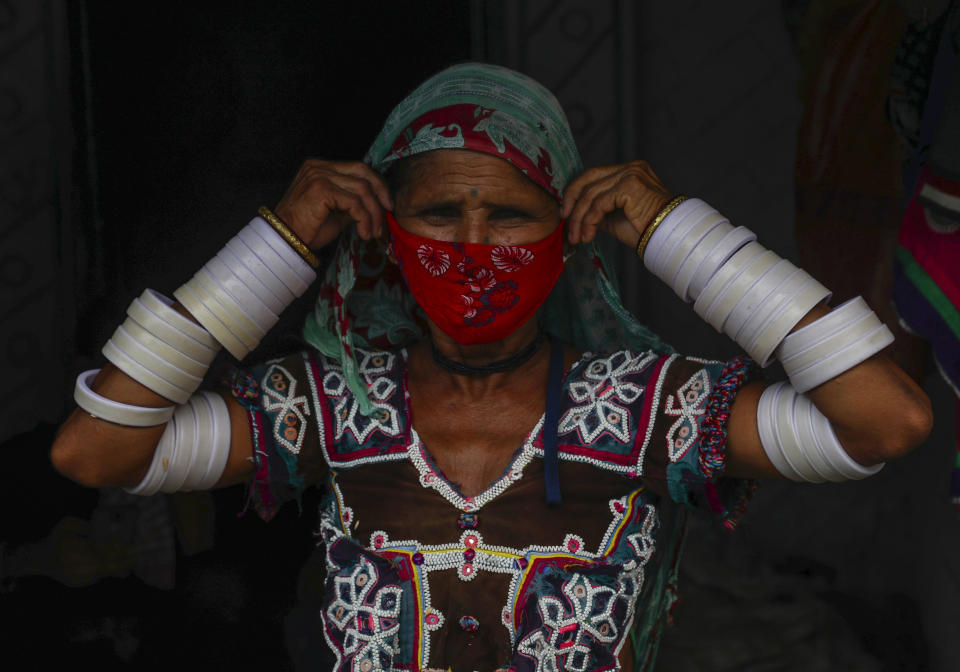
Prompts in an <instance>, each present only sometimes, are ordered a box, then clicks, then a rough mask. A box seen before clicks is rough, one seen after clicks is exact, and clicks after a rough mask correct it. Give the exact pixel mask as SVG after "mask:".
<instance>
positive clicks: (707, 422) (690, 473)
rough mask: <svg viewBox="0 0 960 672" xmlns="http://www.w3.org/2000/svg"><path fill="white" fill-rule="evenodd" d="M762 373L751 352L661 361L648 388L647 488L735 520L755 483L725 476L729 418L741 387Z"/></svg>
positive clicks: (730, 522) (673, 357)
mask: <svg viewBox="0 0 960 672" xmlns="http://www.w3.org/2000/svg"><path fill="white" fill-rule="evenodd" d="M758 372H759V371H758V368H757V367H756V365H755V364H754V363H753V362H752V360H750V359H749V358H747V357H735V358H734V359H732V360H730V361H728V362H713V361H705V360H700V359H696V358H683V357H679V356H677V355H671V356H670V357H667V358H665V359H664V360H663V361H662V363H661V365H660V366H659V370H658V372H657V375H656V378H655V382H654V383H653V389H652V390H649V391H648V393H650V394H651V404H650V406H649V409H650V412H649V419H648V425H647V437H646V439H645V440H644V453H645V460H644V471H643V480H644V482H645V483H646V484H647V486H648V487H650V488H651V489H652V490H654V491H656V492H659V493H661V494H662V495H665V496H668V497H669V498H670V499H672V500H673V501H675V502H677V503H679V504H683V505H685V506H689V507H694V508H706V509H708V510H709V511H711V512H713V513H714V514H716V515H718V516H719V517H720V519H721V520H722V521H723V523H724V525H726V526H727V527H733V526H735V525H736V521H737V518H738V517H739V516H740V515H741V514H742V513H743V511H744V509H745V507H746V503H747V500H748V499H749V497H750V495H751V494H752V493H753V491H754V490H755V489H756V482H754V481H745V480H738V479H729V478H723V473H724V469H725V468H726V448H727V422H728V421H729V419H730V408H731V406H732V405H733V400H734V398H735V397H736V394H737V392H738V391H739V390H740V388H741V387H742V386H743V385H744V384H745V383H747V382H749V381H750V380H751V379H753V378H754V377H756V376H757V375H758ZM639 439H640V437H638V440H639Z"/></svg>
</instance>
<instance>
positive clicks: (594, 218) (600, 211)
mask: <svg viewBox="0 0 960 672" xmlns="http://www.w3.org/2000/svg"><path fill="white" fill-rule="evenodd" d="M629 200H630V199H629V196H628V195H627V194H624V193H622V192H619V191H618V190H617V188H616V185H614V186H612V187H610V188H609V189H607V190H606V191H603V192H601V193H598V194H595V195H594V196H593V199H592V202H591V204H590V208H589V209H588V210H587V211H586V212H585V213H584V214H583V219H582V221H581V224H580V239H581V242H583V243H589V242H592V241H593V239H594V238H596V237H597V230H598V229H599V228H600V226H601V225H602V224H603V223H604V221H605V220H606V219H607V218H608V215H610V213H612V212H614V211H615V210H617V208H618V207H622V205H621V203H622V202H629Z"/></svg>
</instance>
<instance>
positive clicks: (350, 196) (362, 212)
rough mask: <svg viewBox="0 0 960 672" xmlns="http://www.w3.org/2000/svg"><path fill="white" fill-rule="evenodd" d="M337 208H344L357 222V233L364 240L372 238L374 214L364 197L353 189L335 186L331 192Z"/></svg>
mask: <svg viewBox="0 0 960 672" xmlns="http://www.w3.org/2000/svg"><path fill="white" fill-rule="evenodd" d="M330 196H331V198H333V202H334V204H335V205H336V208H332V209H336V210H343V211H344V212H346V213H347V214H349V215H350V217H351V218H352V219H353V221H355V222H356V223H357V234H358V235H359V236H360V238H361V239H363V240H370V238H371V237H372V232H373V226H374V225H373V216H372V215H371V214H370V212H369V211H368V210H367V208H366V206H365V205H364V203H363V199H362V198H361V197H360V196H359V195H358V194H356V193H355V192H353V191H349V190H347V189H343V188H341V187H334V188H333V189H332V190H331V192H330Z"/></svg>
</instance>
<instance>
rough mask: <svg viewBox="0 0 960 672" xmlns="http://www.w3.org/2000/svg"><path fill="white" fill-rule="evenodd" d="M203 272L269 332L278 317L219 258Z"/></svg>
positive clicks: (212, 261)
mask: <svg viewBox="0 0 960 672" xmlns="http://www.w3.org/2000/svg"><path fill="white" fill-rule="evenodd" d="M203 270H204V271H206V272H207V273H209V274H210V276H211V277H212V278H213V279H214V280H215V281H216V283H217V285H219V286H220V287H221V288H222V289H223V291H225V292H226V293H227V294H229V295H230V297H231V298H233V300H235V301H236V302H237V304H238V305H239V306H240V307H241V308H243V310H244V311H246V312H247V314H248V315H249V316H250V318H251V319H253V320H254V321H255V322H256V323H257V324H259V325H261V326H262V327H264V331H270V329H271V328H272V327H273V325H275V324H276V323H277V320H278V319H279V317H280V316H279V315H278V314H277V313H275V312H273V311H272V310H270V307H269V306H268V305H267V304H265V303H264V302H263V301H261V300H260V297H259V296H257V294H256V293H255V292H254V291H253V290H251V289H250V288H249V287H247V285H246V284H244V282H243V280H242V279H241V278H240V277H238V276H237V275H236V274H235V273H234V272H233V271H232V270H231V269H230V267H229V266H227V265H226V264H225V263H223V261H222V260H221V259H220V257H219V256H216V257H214V258H213V259H211V260H210V261H208V262H207V263H206V265H205V266H204V267H203Z"/></svg>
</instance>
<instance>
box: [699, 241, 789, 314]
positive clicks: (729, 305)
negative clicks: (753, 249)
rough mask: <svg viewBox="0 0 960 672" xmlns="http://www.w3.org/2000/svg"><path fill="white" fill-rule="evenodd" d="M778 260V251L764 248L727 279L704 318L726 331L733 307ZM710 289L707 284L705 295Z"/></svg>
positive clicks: (760, 280)
mask: <svg viewBox="0 0 960 672" xmlns="http://www.w3.org/2000/svg"><path fill="white" fill-rule="evenodd" d="M750 245H756V243H750ZM778 261H780V257H779V255H777V253H776V252H771V251H770V250H764V251H763V252H762V253H761V254H758V255H757V256H756V257H754V258H753V259H751V260H750V261H749V262H747V263H746V264H744V265H743V268H742V269H740V271H739V272H737V273H736V274H735V275H733V276H732V277H731V278H730V279H729V280H728V281H727V283H726V284H725V285H724V287H723V288H722V289H721V290H720V293H719V294H717V296H716V298H714V300H713V301H712V302H711V304H710V305H709V307H707V308H706V309H705V311H704V319H705V320H706V321H707V322H708V323H709V324H710V325H711V326H712V327H713V328H714V329H716V330H717V331H724V325H725V324H726V323H727V319H728V318H729V317H730V313H732V312H733V309H734V308H735V307H736V306H737V304H738V303H740V301H742V300H743V298H744V297H745V296H746V295H747V294H748V293H749V291H750V290H751V289H752V288H753V287H754V285H756V284H757V283H758V282H762V278H763V277H764V276H765V275H766V274H767V271H769V270H770V269H771V268H773V267H774V266H775V265H776V263H777V262H778ZM719 275H720V273H717V276H719ZM717 276H714V277H717ZM712 282H713V281H712V280H711V283H712ZM709 290H710V285H707V288H706V289H705V290H704V291H703V295H706V294H707V292H708V291H709Z"/></svg>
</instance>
